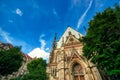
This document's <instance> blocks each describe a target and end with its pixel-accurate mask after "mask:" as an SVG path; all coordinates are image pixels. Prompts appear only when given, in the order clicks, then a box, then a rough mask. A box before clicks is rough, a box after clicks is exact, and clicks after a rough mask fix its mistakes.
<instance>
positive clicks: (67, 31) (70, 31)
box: [57, 27, 83, 48]
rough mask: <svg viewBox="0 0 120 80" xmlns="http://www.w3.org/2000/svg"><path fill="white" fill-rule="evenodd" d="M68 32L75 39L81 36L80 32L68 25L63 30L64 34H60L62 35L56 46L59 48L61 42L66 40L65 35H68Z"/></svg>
mask: <svg viewBox="0 0 120 80" xmlns="http://www.w3.org/2000/svg"><path fill="white" fill-rule="evenodd" d="M70 34H72V35H74V36H75V38H77V39H79V38H81V37H82V36H83V35H82V34H81V33H79V32H77V31H76V30H74V29H72V28H71V27H68V28H67V29H66V31H65V32H64V34H63V35H62V37H61V38H60V39H59V41H58V42H57V48H60V47H61V46H62V44H63V43H65V42H66V40H67V36H69V35H70Z"/></svg>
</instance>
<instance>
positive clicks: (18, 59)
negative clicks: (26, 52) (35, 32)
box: [0, 47, 23, 76]
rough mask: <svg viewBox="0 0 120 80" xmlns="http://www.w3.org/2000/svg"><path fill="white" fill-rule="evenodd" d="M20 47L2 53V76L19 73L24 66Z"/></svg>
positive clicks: (0, 63)
mask: <svg viewBox="0 0 120 80" xmlns="http://www.w3.org/2000/svg"><path fill="white" fill-rule="evenodd" d="M20 53H21V51H20V47H13V48H10V49H9V50H1V51H0V75H3V76H4V75H8V74H11V73H12V72H15V71H17V70H18V69H19V68H20V66H21V64H22V60H23V59H22V55H21V54H20Z"/></svg>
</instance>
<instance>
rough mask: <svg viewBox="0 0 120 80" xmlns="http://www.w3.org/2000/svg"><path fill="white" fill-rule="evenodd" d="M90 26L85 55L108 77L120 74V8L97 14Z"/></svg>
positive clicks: (85, 44) (85, 42)
mask: <svg viewBox="0 0 120 80" xmlns="http://www.w3.org/2000/svg"><path fill="white" fill-rule="evenodd" d="M89 26H90V27H89V29H88V32H87V34H86V36H85V37H84V38H83V40H82V42H83V43H84V47H83V53H84V54H83V55H84V56H85V57H86V58H87V59H88V60H91V61H92V62H93V63H95V64H96V65H97V66H99V68H101V69H102V70H104V71H105V72H106V73H107V74H108V75H118V74H120V73H119V70H120V51H119V49H120V6H118V5H116V6H115V8H107V9H106V10H105V11H104V12H102V13H97V14H96V16H94V18H93V20H91V21H90V22H89ZM116 70H117V71H116Z"/></svg>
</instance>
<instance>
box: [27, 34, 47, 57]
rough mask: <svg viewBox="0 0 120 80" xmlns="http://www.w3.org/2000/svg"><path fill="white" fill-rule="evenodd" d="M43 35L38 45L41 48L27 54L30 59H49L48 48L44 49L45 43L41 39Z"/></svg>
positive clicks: (41, 37)
mask: <svg viewBox="0 0 120 80" xmlns="http://www.w3.org/2000/svg"><path fill="white" fill-rule="evenodd" d="M44 36H45V35H44V34H42V35H41V36H40V40H39V41H40V44H41V46H40V47H39V48H35V49H33V50H32V51H31V52H29V53H28V55H29V56H30V57H32V58H43V59H48V58H49V53H48V52H47V51H48V50H49V48H45V46H46V41H45V40H44V39H43V37H44Z"/></svg>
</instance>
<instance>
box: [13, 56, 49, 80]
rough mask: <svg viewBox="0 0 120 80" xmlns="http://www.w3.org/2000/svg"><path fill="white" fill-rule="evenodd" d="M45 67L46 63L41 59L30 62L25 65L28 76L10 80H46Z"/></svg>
mask: <svg viewBox="0 0 120 80" xmlns="http://www.w3.org/2000/svg"><path fill="white" fill-rule="evenodd" d="M46 66H47V63H46V61H45V60H43V59H42V58H38V59H35V60H32V61H31V62H30V63H28V64H27V69H28V71H29V73H28V74H26V75H23V76H22V77H18V78H14V79H11V80H48V76H47V74H46Z"/></svg>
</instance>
